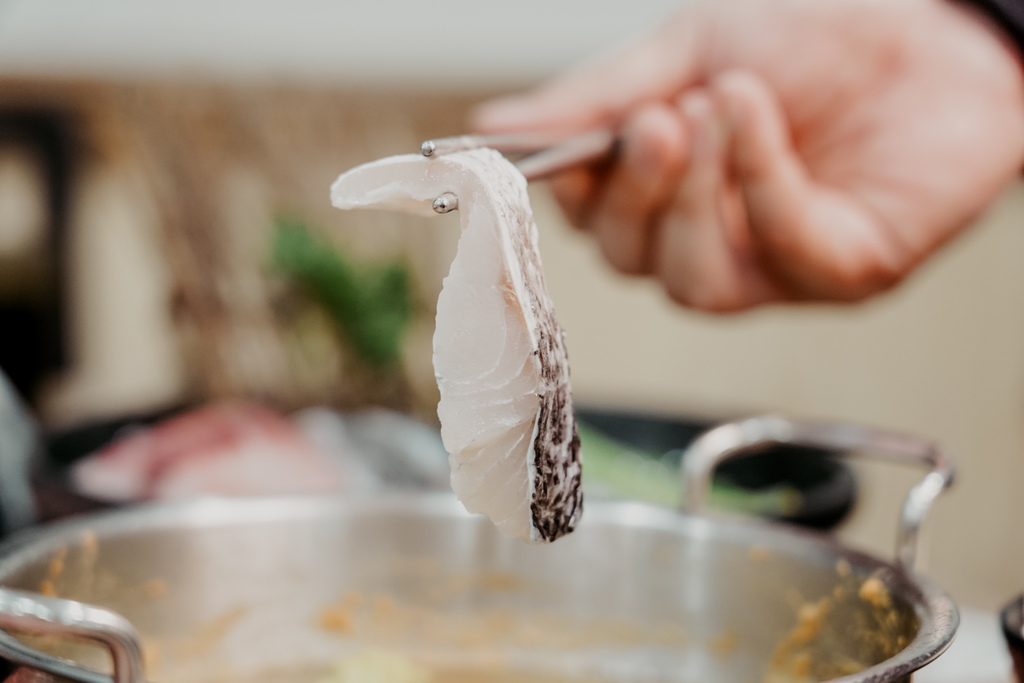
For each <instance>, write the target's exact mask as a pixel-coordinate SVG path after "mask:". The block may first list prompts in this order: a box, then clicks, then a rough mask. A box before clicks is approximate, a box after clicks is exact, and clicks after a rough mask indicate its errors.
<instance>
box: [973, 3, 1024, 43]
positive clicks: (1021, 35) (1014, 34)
mask: <svg viewBox="0 0 1024 683" xmlns="http://www.w3.org/2000/svg"><path fill="white" fill-rule="evenodd" d="M962 2H963V3H964V4H966V5H971V6H973V7H977V8H978V9H979V10H981V11H982V12H984V13H985V14H987V15H988V16H989V17H990V18H991V19H992V21H994V22H995V23H996V25H997V26H999V27H1000V28H1001V29H1003V31H1004V32H1005V33H1006V36H1007V37H1008V38H1009V39H1010V40H1011V41H1013V44H1014V45H1016V46H1017V54H1018V55H1020V56H1021V57H1024V0H962Z"/></svg>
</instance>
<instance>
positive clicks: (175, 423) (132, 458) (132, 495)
mask: <svg viewBox="0 0 1024 683" xmlns="http://www.w3.org/2000/svg"><path fill="white" fill-rule="evenodd" d="M71 480H72V485H73V486H74V488H75V490H77V491H78V492H79V493H82V494H84V495H87V496H90V497H93V498H97V499H100V500H107V501H114V502H129V501H138V500H178V499H182V498H191V497H196V496H202V495H223V496H255V495H273V494H288V493H330V492H336V491H341V490H343V489H344V487H345V486H344V485H345V480H344V476H343V473H342V471H341V469H340V467H339V466H338V465H337V464H336V463H335V461H334V460H332V459H331V458H330V457H329V456H327V455H325V454H323V453H322V452H321V451H319V450H317V448H316V447H315V446H313V444H311V443H310V442H309V441H308V440H307V439H306V438H305V437H304V436H303V435H302V433H301V432H299V431H298V429H297V428H296V427H295V426H294V425H293V424H292V423H291V421H289V420H288V419H286V418H284V417H282V416H281V415H278V414H277V413H275V412H273V411H271V410H268V409H266V408H263V407H261V406H257V405H253V404H244V403H236V404H219V405H212V406H208V407H205V408H200V409H198V410H194V411H191V412H189V413H185V414H184V415H180V416H178V417H174V418H171V419H170V420H167V421H165V422H162V423H160V424H158V425H156V426H155V427H152V428H150V429H146V430H143V431H140V432H137V433H135V434H132V435H130V436H127V437H125V438H123V439H120V440H119V441H117V442H115V443H113V444H111V445H110V446H108V447H107V448H105V449H103V450H102V451H99V452H97V453H95V454H93V455H91V456H89V457H88V458H86V459H85V460H82V461H80V462H78V463H76V464H75V466H74V467H73V468H72V470H71Z"/></svg>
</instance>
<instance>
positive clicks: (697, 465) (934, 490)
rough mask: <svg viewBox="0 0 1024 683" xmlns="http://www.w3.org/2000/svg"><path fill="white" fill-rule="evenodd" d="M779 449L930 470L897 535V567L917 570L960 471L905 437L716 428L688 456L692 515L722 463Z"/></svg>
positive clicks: (768, 419) (745, 423)
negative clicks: (927, 530) (927, 522)
mask: <svg viewBox="0 0 1024 683" xmlns="http://www.w3.org/2000/svg"><path fill="white" fill-rule="evenodd" d="M775 444H790V445H794V446H809V447H813V448H825V449H830V450H839V451H848V452H855V453H858V454H860V453H864V454H865V455H866V454H868V453H870V454H871V455H873V456H875V457H879V458H880V459H882V460H887V461H891V462H896V463H899V464H905V465H918V466H921V467H924V468H927V469H928V470H929V472H928V474H927V475H925V477H924V479H922V480H921V481H920V482H919V483H918V484H917V485H916V486H914V488H912V489H911V490H910V493H909V494H907V498H906V500H905V501H904V502H903V510H902V512H901V514H900V521H899V528H898V530H897V535H896V563H897V565H898V566H899V567H900V568H901V569H903V570H905V571H910V570H912V569H913V567H914V560H915V558H916V556H917V537H918V532H919V531H920V529H921V523H922V522H923V521H924V518H925V516H926V515H927V514H928V511H929V510H930V509H931V506H932V503H933V502H935V499H936V498H937V497H938V496H939V494H940V493H942V492H943V491H945V490H946V489H947V488H949V486H950V485H951V484H952V483H953V476H954V473H955V468H954V466H953V463H952V462H951V461H950V459H949V457H948V456H947V455H946V454H945V453H944V452H943V451H942V449H940V448H939V447H938V446H937V445H935V444H934V443H931V442H930V441H926V440H924V439H920V438H918V437H914V436H909V435H906V434H898V433H895V432H888V431H883V430H879V429H872V428H869V427H861V426H856V425H847V424H839V423H827V422H803V421H796V420H788V419H785V418H781V417H777V416H774V415H768V416H764V417H754V418H750V419H746V420H741V421H738V422H728V423H725V424H722V425H719V426H718V427H715V428H713V429H711V430H709V431H707V432H704V434H702V435H701V436H699V437H697V439H696V440H695V441H694V442H693V443H692V444H690V446H689V447H688V448H687V449H686V450H685V452H684V453H683V461H682V469H681V474H682V486H683V491H684V493H685V502H684V504H683V505H684V507H685V509H686V511H687V512H690V513H692V514H700V513H702V512H703V511H704V509H705V507H706V501H707V495H708V491H709V490H710V488H711V477H712V474H714V471H715V468H716V467H717V466H718V465H719V464H720V463H722V462H724V461H726V460H729V459H731V458H733V457H736V456H738V455H743V454H747V453H750V452H752V451H756V450H758V449H761V448H764V447H765V446H770V445H775Z"/></svg>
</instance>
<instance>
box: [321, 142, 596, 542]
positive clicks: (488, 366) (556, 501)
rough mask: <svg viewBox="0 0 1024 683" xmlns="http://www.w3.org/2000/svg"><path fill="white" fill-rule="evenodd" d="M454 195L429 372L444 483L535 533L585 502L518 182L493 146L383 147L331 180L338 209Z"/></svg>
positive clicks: (516, 529)
mask: <svg viewBox="0 0 1024 683" xmlns="http://www.w3.org/2000/svg"><path fill="white" fill-rule="evenodd" d="M445 192H450V193H452V194H454V195H455V196H456V197H458V201H459V213H460V218H461V224H462V236H461V238H460V239H459V246H458V252H457V254H456V256H455V260H454V261H453V262H452V266H451V270H450V271H449V273H448V277H446V278H445V280H444V286H443V288H442V290H441V295H440V297H439V298H438V301H437V327H436V330H435V332H434V373H435V375H436V376H437V384H438V387H439V388H440V392H441V401H440V403H439V404H438V407H437V413H438V417H440V419H441V438H442V440H443V441H444V445H445V448H446V449H447V450H448V453H449V460H450V462H451V468H452V479H451V480H452V488H453V489H454V490H455V493H456V494H457V495H458V497H459V500H461V501H462V503H463V505H465V506H466V509H467V510H469V511H470V512H482V513H484V514H486V515H487V516H488V517H489V518H490V519H491V521H493V522H494V523H495V524H496V525H497V526H498V528H499V529H500V530H501V531H502V533H504V534H505V535H507V536H512V537H515V538H522V539H524V540H527V541H530V542H534V543H539V542H547V541H553V540H555V539H556V538H558V537H559V536H562V535H563V534H567V533H569V532H570V531H572V530H573V529H574V528H575V526H576V524H577V522H578V521H579V519H580V515H581V513H582V510H583V493H582V490H581V469H580V465H581V462H580V454H579V436H578V435H577V433H576V424H575V421H574V419H573V409H572V396H571V394H570V390H569V361H568V356H567V355H566V350H565V343H564V340H563V336H564V333H563V331H562V328H561V327H560V326H559V324H558V321H557V320H556V319H555V314H554V309H553V307H552V304H551V299H550V298H549V297H548V293H547V289H546V287H545V285H544V274H543V271H542V270H541V263H540V255H539V253H538V250H537V225H536V223H535V222H534V219H533V214H532V212H531V210H530V203H529V198H528V196H527V192H526V180H525V179H524V178H523V176H522V174H520V173H519V171H518V170H517V169H516V167H515V166H513V165H512V164H511V163H509V162H508V161H507V160H506V159H505V158H504V157H502V156H501V155H500V154H498V153H497V152H495V151H493V150H489V149H476V150H471V151H466V152H456V153H452V154H445V155H443V156H438V157H433V158H427V157H424V156H422V155H419V154H407V155H402V156H395V157H388V158H386V159H380V160H378V161H374V162H371V163H368V164H364V165H362V166H359V167H357V168H354V169H352V170H351V171H348V172H347V173H344V174H343V175H342V176H341V177H339V178H338V180H337V181H335V183H334V185H332V187H331V201H332V203H333V204H334V205H335V206H336V207H338V208H341V209H354V208H381V209H398V210H403V211H408V212H412V213H421V214H425V215H433V210H432V208H431V204H432V202H433V200H434V198H435V197H437V196H439V195H441V194H443V193H445Z"/></svg>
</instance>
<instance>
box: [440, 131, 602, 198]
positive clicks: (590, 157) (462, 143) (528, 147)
mask: <svg viewBox="0 0 1024 683" xmlns="http://www.w3.org/2000/svg"><path fill="white" fill-rule="evenodd" d="M479 147H490V148H491V149H494V150H497V151H498V152H501V153H502V154H504V155H506V156H521V157H522V158H520V159H519V160H518V161H516V162H515V165H516V167H517V168H518V169H519V172H520V173H522V174H523V176H524V177H525V178H526V179H527V180H541V179H543V178H546V177H548V176H551V175H554V174H555V173H558V172H560V171H564V170H566V169H568V168H570V167H572V166H576V165H579V164H586V163H590V162H594V161H599V160H601V159H605V158H610V157H611V156H612V155H614V154H615V152H616V148H617V147H618V138H616V136H615V134H614V133H613V132H612V131H610V130H608V129H607V128H595V129H593V130H589V131H586V132H583V133H578V134H576V135H572V136H570V137H565V136H553V135H551V134H548V133H503V134H498V135H457V136H455V137H450V138H435V139H433V140H427V141H425V142H424V143H423V144H421V145H420V153H422V154H423V156H425V157H435V156H442V155H444V154H450V153H452V152H461V151H465V150H468V149H477V148H479ZM458 206H459V202H458V198H457V197H455V196H454V195H452V194H448V193H445V194H443V195H441V196H440V197H438V198H437V199H435V200H434V204H433V207H434V211H436V212H437V213H448V212H449V211H454V210H455V209H457V208H458Z"/></svg>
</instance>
